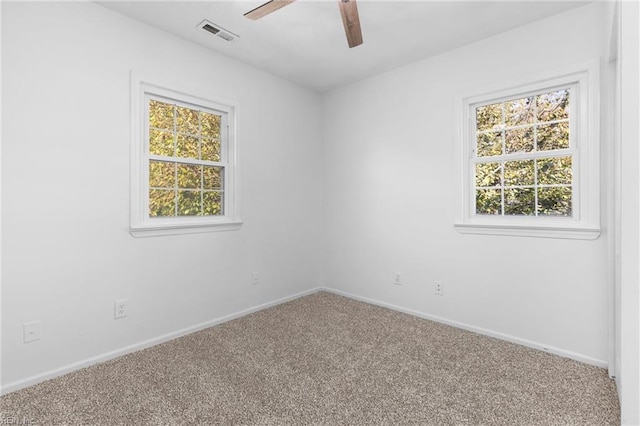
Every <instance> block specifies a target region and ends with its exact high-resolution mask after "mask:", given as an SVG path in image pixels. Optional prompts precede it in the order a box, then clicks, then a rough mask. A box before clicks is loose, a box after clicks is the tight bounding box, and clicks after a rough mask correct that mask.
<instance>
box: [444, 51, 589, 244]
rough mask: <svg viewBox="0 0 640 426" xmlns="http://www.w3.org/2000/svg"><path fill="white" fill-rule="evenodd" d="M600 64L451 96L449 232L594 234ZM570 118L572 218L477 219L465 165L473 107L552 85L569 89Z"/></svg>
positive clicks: (468, 168)
mask: <svg viewBox="0 0 640 426" xmlns="http://www.w3.org/2000/svg"><path fill="white" fill-rule="evenodd" d="M599 68H600V60H599V59H593V60H590V61H587V62H583V63H579V64H575V65H571V66H567V67H565V68H562V69H558V70H555V71H553V72H545V73H540V74H537V75H534V76H529V77H527V78H522V79H519V80H517V81H511V82H508V83H504V84H499V85H493V86H490V87H484V88H482V89H478V90H474V91H471V92H467V93H463V94H460V95H458V96H456V120H455V123H456V126H457V129H456V130H457V132H456V133H457V137H458V141H457V143H456V148H455V150H456V153H455V167H454V170H455V175H456V176H455V182H456V188H457V196H456V200H455V203H456V205H455V215H456V216H455V218H454V228H455V229H456V230H457V231H458V232H460V233H463V234H488V235H509V236H529V237H544V238H567V239H588V240H592V239H596V238H598V236H599V235H600V159H599V157H600V152H599V151H600V144H599V139H600V134H599V128H600V126H599V125H600V123H599V122H600V115H599V86H600V79H599ZM573 85H575V90H574V92H572V100H571V102H572V106H571V108H572V114H573V115H572V116H574V115H576V114H574V112H575V111H576V110H577V120H570V126H571V130H572V132H574V134H573V136H572V137H573V142H574V143H575V145H572V146H571V147H570V148H571V149H572V150H575V152H574V153H573V154H572V156H573V162H574V166H573V167H574V181H573V188H574V203H575V204H574V207H573V208H574V211H575V213H574V217H571V218H567V217H541V216H535V217H522V216H494V215H477V214H475V211H472V210H473V207H474V205H475V202H474V201H473V199H472V197H473V196H474V193H473V190H474V189H475V182H474V181H473V173H472V172H471V166H472V165H473V164H474V162H473V155H474V153H473V150H474V148H475V146H472V145H473V144H474V141H475V133H474V132H475V123H474V122H473V121H472V120H475V117H474V116H473V115H472V114H471V111H472V108H474V106H475V105H478V104H482V103H491V102H492V101H498V102H499V101H500V100H504V99H509V98H517V97H520V96H522V95H527V94H530V93H534V92H542V91H544V90H547V89H553V88H556V87H558V86H573Z"/></svg>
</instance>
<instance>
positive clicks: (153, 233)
mask: <svg viewBox="0 0 640 426" xmlns="http://www.w3.org/2000/svg"><path fill="white" fill-rule="evenodd" d="M241 226H242V222H241V221H230V222H220V223H211V224H193V225H183V224H180V225H160V226H142V227H136V228H130V230H129V232H130V233H131V235H132V236H133V237H135V238H145V237H160V236H165V235H183V234H200V233H204V232H217V231H237V230H238V229H240V227H241Z"/></svg>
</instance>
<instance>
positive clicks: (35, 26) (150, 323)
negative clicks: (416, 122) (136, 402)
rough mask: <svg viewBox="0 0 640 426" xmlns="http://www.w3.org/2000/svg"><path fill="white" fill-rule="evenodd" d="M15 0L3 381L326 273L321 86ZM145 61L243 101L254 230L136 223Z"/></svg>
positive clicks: (149, 69)
mask: <svg viewBox="0 0 640 426" xmlns="http://www.w3.org/2000/svg"><path fill="white" fill-rule="evenodd" d="M2 9H3V10H2V19H3V20H2V41H3V45H2V55H3V58H2V59H3V68H2V84H3V97H2V102H3V105H2V107H3V117H2V118H3V129H2V139H3V147H2V149H3V158H2V183H3V187H2V197H3V200H2V201H3V203H2V204H3V212H2V219H3V224H2V225H3V226H2V228H3V229H2V231H3V235H2V251H3V270H2V343H3V345H2V385H3V387H7V386H8V388H11V387H12V386H13V387H15V385H19V384H20V383H24V381H25V380H27V381H28V380H29V378H33V377H34V376H38V375H41V374H45V373H47V372H50V371H52V370H54V369H57V368H61V367H65V366H68V365H70V364H73V363H76V362H81V361H83V360H86V359H88V358H91V357H94V356H99V355H102V354H104V353H107V352H109V351H114V350H118V349H121V348H124V347H126V346H128V345H133V344H138V343H140V342H142V341H145V340H147V339H152V338H157V337H158V336H162V335H164V334H167V333H171V332H174V331H176V330H180V329H183V328H186V327H191V326H194V325H197V324H200V323H202V322H206V321H210V320H213V319H215V318H219V317H221V316H224V315H227V314H230V313H234V312H238V311H240V310H243V309H247V308H250V307H253V306H256V305H259V304H262V303H266V302H270V301H273V300H275V299H278V298H281V297H285V296H290V295H292V294H294V293H296V292H300V291H303V290H305V289H309V288H311V287H316V286H317V285H318V284H319V282H318V280H319V279H320V278H319V277H320V268H321V264H320V262H319V260H318V259H319V257H320V224H321V216H320V213H319V212H320V209H321V172H320V166H321V163H320V157H321V128H320V126H321V120H319V118H318V116H319V114H320V113H321V99H320V97H319V95H317V94H315V93H312V92H310V91H308V90H305V89H302V88H300V87H298V86H295V85H293V84H291V83H288V82H286V81H284V80H281V79H278V78H276V77H274V76H272V75H269V74H266V73H264V72H261V71H259V70H257V69H254V68H251V67H249V66H246V65H244V64H241V63H238V62H235V61H233V60H230V59H228V58H225V57H223V56H220V55H217V54H215V53H213V52H211V51H209V50H205V49H203V48H201V47H197V46H195V45H193V44H191V43H189V42H186V41H182V40H180V39H177V38H175V37H173V36H170V35H168V34H166V33H163V32H161V31H158V30H155V29H152V28H151V27H148V26H145V25H142V24H140V23H137V22H135V21H133V20H130V19H127V18H124V17H122V16H120V15H118V14H115V13H113V12H111V11H109V10H106V9H104V8H102V7H100V6H98V5H95V4H91V3H67V2H64V3H29V2H26V3H7V2H3V3H2ZM130 69H134V70H137V71H140V72H145V75H147V76H149V75H158V77H159V78H161V79H162V81H168V82H173V83H174V84H175V86H176V88H179V89H181V90H184V91H187V92H189V93H192V94H196V95H199V96H202V97H216V98H217V97H221V98H225V99H230V100H233V101H236V102H237V103H238V104H239V114H238V121H239V127H238V134H239V139H238V143H239V158H240V179H241V187H242V202H243V203H242V204H243V206H242V207H243V208H242V213H243V215H242V218H243V220H244V222H245V223H244V226H243V227H242V229H241V230H240V231H234V232H213V233H206V234H197V235H184V236H169V237H154V238H141V239H135V238H133V237H132V236H131V235H130V234H129V232H128V226H129V157H130V156H129V152H130V151H129V70H130ZM254 271H258V272H259V273H260V279H261V283H260V284H259V285H258V286H255V287H254V286H252V285H251V273H252V272H254ZM117 298H129V301H130V305H129V308H130V315H129V317H128V318H126V319H122V320H117V321H114V319H113V302H114V300H115V299H117ZM32 320H41V321H42V339H41V340H40V341H37V342H32V343H28V344H23V343H22V324H23V323H24V322H27V321H32Z"/></svg>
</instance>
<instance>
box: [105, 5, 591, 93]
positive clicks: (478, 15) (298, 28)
mask: <svg viewBox="0 0 640 426" xmlns="http://www.w3.org/2000/svg"><path fill="white" fill-rule="evenodd" d="M265 1H266V0H255V1H254V0H247V1H244V0H236V1H184V0H183V1H108V2H100V4H102V5H103V6H105V7H107V8H109V9H111V10H114V11H116V12H119V13H121V14H124V15H127V16H129V17H132V18H134V19H137V20H139V21H142V22H145V23H147V24H149V25H152V26H154V27H157V28H160V29H162V30H165V31H167V32H169V33H171V34H174V35H176V36H178V37H181V38H183V39H186V40H189V41H192V42H194V43H197V44H199V45H202V46H204V47H207V48H209V49H211V50H213V51H216V52H219V53H222V54H224V55H227V56H230V57H232V58H235V59H238V60H240V61H242V62H245V63H247V64H250V65H253V66H255V67H257V68H260V69H263V70H266V71H268V72H271V73H273V74H276V75H279V76H281V77H284V78H286V79H288V80H291V81H294V82H296V83H298V84H300V85H302V86H305V87H308V88H310V89H312V90H315V91H318V92H324V91H327V90H331V89H333V88H336V87H339V86H341V85H345V84H348V83H352V82H354V81H357V80H361V79H363V78H366V77H370V76H373V75H376V74H379V73H381V72H385V71H389V70H391V69H394V68H398V67H400V66H403V65H406V64H408V63H411V62H414V61H417V60H420V59H424V58H426V57H429V56H433V55H436V54H438V53H441V52H444V51H447V50H450V49H454V48H456V47H459V46H463V45H465V44H469V43H473V42H475V41H477V40H479V39H482V38H486V37H489V36H491V35H494V34H498V33H501V32H504V31H507V30H509V29H512V28H515V27H518V26H521V25H524V24H527V23H529V22H533V21H536V20H539V19H542V18H545V17H548V16H551V15H554V14H557V13H560V12H563V11H566V10H568V9H571V8H574V7H579V6H582V5H584V4H586V3H587V2H586V1H576V0H572V1H558V0H556V1H523V0H511V1H481V0H476V1H452V0H448V1H393V0H388V1H374V0H358V11H359V15H360V22H361V26H362V33H363V38H364V44H363V45H361V46H358V47H355V48H353V49H349V48H348V46H347V41H346V38H345V35H344V29H343V27H342V20H341V17H340V11H339V9H338V5H337V4H336V1H335V0H298V1H296V2H294V3H292V4H290V5H288V6H286V7H284V8H282V9H280V10H278V11H276V12H274V13H273V14H271V15H268V16H266V17H264V18H262V19H260V20H258V21H251V20H249V19H247V18H245V17H243V14H244V13H245V12H248V11H249V10H251V9H253V8H255V7H257V6H259V5H260V4H262V3H264V2H265ZM204 19H208V20H209V21H212V22H213V23H215V24H217V25H219V26H221V27H223V28H224V29H227V30H229V31H231V32H233V33H235V34H238V35H239V36H240V37H239V38H237V39H235V40H234V41H232V42H226V41H224V40H222V39H221V38H218V37H216V36H214V35H212V34H210V33H208V32H206V31H204V30H202V29H200V28H199V27H198V26H197V25H198V24H199V23H200V22H201V21H202V20H204Z"/></svg>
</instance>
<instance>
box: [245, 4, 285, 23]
mask: <svg viewBox="0 0 640 426" xmlns="http://www.w3.org/2000/svg"><path fill="white" fill-rule="evenodd" d="M294 1H296V0H270V1H268V2H266V3H265V4H263V5H261V6H258V7H256V8H255V9H253V10H250V11H248V12H247V13H245V14H244V16H246V17H247V18H249V19H253V20H254V21H255V20H256V19H260V18H262V17H263V16H265V15H268V14H270V13H271V12H275V11H276V10H278V9H280V8H282V7H285V6H286V5H288V4H291V3H293V2H294Z"/></svg>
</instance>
